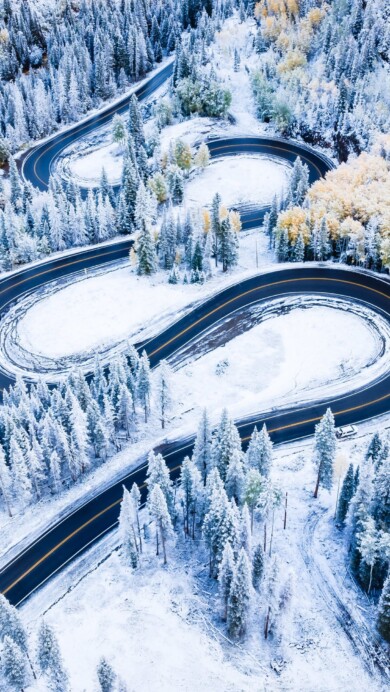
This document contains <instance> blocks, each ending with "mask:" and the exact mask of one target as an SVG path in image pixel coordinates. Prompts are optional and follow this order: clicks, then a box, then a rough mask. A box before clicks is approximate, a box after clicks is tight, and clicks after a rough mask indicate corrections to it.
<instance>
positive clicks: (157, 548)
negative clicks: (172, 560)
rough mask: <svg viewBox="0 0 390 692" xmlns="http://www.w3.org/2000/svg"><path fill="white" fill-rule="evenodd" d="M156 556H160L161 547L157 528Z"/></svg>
mask: <svg viewBox="0 0 390 692" xmlns="http://www.w3.org/2000/svg"><path fill="white" fill-rule="evenodd" d="M156 555H160V550H159V545H158V528H157V526H156Z"/></svg>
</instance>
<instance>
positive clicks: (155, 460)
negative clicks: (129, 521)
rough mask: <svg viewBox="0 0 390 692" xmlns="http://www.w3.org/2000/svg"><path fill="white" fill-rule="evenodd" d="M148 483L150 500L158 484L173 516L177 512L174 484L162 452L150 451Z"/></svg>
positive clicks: (147, 473)
mask: <svg viewBox="0 0 390 692" xmlns="http://www.w3.org/2000/svg"><path fill="white" fill-rule="evenodd" d="M146 485H147V488H148V501H149V496H150V493H151V491H152V490H153V488H154V486H155V485H158V486H159V487H160V489H161V490H162V492H163V494H164V497H165V500H166V502H167V505H168V509H169V513H170V515H171V517H172V518H173V517H174V514H175V506H174V500H175V498H174V493H173V484H172V481H171V478H170V475H169V468H168V466H167V464H166V462H165V461H164V458H163V456H162V455H161V454H154V453H153V452H150V454H149V456H148V468H147V472H146Z"/></svg>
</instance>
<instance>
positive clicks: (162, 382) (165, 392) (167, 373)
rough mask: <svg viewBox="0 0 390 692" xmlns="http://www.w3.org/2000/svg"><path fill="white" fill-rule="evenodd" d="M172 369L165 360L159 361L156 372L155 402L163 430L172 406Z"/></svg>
mask: <svg viewBox="0 0 390 692" xmlns="http://www.w3.org/2000/svg"><path fill="white" fill-rule="evenodd" d="M172 376H173V372H172V368H171V367H170V365H169V364H168V362H167V361H166V360H161V361H160V365H159V368H158V372H157V383H156V402H157V410H158V415H159V418H160V420H161V427H162V428H163V429H164V428H165V424H166V422H167V416H168V415H169V412H170V410H171V408H172V405H173V397H172Z"/></svg>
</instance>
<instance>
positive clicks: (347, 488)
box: [336, 464, 354, 526]
mask: <svg viewBox="0 0 390 692" xmlns="http://www.w3.org/2000/svg"><path fill="white" fill-rule="evenodd" d="M353 480H354V470H353V464H350V465H349V467H348V471H347V473H346V476H345V478H344V480H343V484H342V486H341V492H340V497H339V501H338V504H337V513H336V521H337V523H338V524H340V525H341V526H344V524H345V519H346V516H347V512H348V507H349V503H350V501H351V499H352V497H353V494H354V482H353Z"/></svg>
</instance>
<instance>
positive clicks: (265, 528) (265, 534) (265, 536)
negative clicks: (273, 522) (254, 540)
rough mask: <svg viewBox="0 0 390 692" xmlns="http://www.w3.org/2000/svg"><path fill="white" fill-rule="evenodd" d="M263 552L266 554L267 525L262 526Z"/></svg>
mask: <svg viewBox="0 0 390 692" xmlns="http://www.w3.org/2000/svg"><path fill="white" fill-rule="evenodd" d="M264 552H265V553H266V552H267V524H264Z"/></svg>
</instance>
